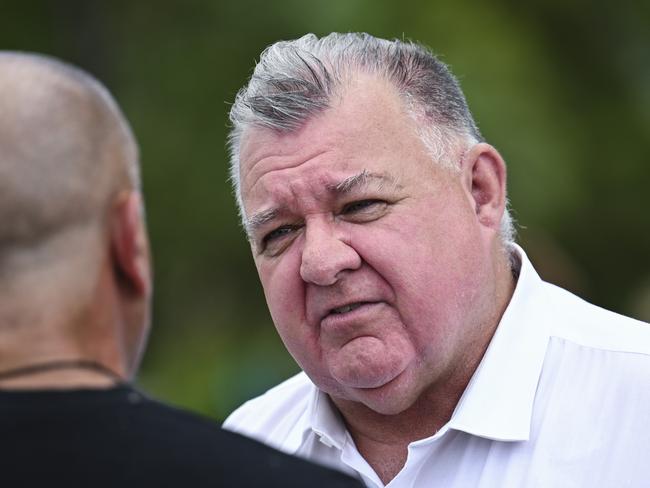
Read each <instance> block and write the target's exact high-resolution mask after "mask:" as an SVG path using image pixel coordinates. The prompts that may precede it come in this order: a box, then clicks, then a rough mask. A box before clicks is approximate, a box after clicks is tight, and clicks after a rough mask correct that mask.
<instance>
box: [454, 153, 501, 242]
mask: <svg viewBox="0 0 650 488" xmlns="http://www.w3.org/2000/svg"><path fill="white" fill-rule="evenodd" d="M461 170H462V172H463V183H464V185H465V188H466V190H467V192H468V196H469V198H470V199H471V201H472V204H473V206H474V208H475V211H476V216H477V218H478V221H479V223H480V224H481V225H483V226H484V227H486V228H489V229H493V230H495V231H496V232H499V229H500V225H501V217H502V216H503V212H504V211H505V207H506V165H505V162H504V161H503V158H502V157H501V155H500V154H499V153H498V151H497V150H496V149H495V148H494V147H492V146H490V145H489V144H486V143H483V142H482V143H479V144H476V145H474V146H473V147H472V148H471V149H470V150H469V151H468V152H467V154H465V157H464V158H463V160H462V163H461Z"/></svg>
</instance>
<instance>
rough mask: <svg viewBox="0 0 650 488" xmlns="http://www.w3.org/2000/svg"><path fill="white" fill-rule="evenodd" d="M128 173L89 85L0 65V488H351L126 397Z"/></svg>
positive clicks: (134, 246) (107, 112)
mask: <svg viewBox="0 0 650 488" xmlns="http://www.w3.org/2000/svg"><path fill="white" fill-rule="evenodd" d="M137 161H138V154H137V147H136V143H135V141H134V139H133V135H132V134H131V131H130V129H129V127H128V125H127V122H126V120H124V117H123V116H122V114H121V113H120V110H119V108H118V107H117V105H116V104H115V102H114V101H113V99H112V98H111V97H110V95H109V94H108V92H107V91H106V90H105V89H104V88H103V87H102V86H101V85H100V84H99V83H98V82H97V81H95V80H94V79H92V78H91V77H89V76H88V75H87V74H85V73H83V72H81V71H80V70H78V69H75V68H73V67H71V66H67V65H65V64H63V63H61V62H58V61H56V60H53V59H49V58H45V57H42V56H36V55H29V54H19V53H6V52H4V53H0V223H1V224H0V439H2V447H1V448H0V453H1V459H2V474H1V477H0V479H1V480H2V481H1V484H2V486H7V487H10V486H12V487H13V486H16V487H18V486H20V487H25V486H69V487H76V486H79V487H81V486H84V487H104V486H105V487H109V486H110V487H121V486H137V487H147V486H151V487H154V486H155V487H164V486H175V487H178V486H191V487H196V486H228V487H231V486H250V487H252V486H256V487H257V486H277V487H286V486H295V487H298V486H323V487H326V486H327V487H330V486H339V487H354V486H358V485H357V483H356V482H355V481H354V480H352V479H348V477H346V476H343V475H341V474H340V473H336V472H330V471H329V470H326V469H324V468H320V467H317V466H312V465H311V464H308V463H306V462H304V461H302V460H298V459H294V458H291V457H289V456H287V455H286V454H282V453H279V452H276V451H274V450H271V449H269V448H268V447H267V446H263V445H261V444H258V443H255V442H252V441H250V439H246V438H244V437H240V436H238V435H234V434H232V433H228V432H224V431H222V430H220V429H219V428H218V427H217V426H215V425H214V424H213V423H211V422H208V421H207V420H204V419H201V418H199V417H198V416H194V415H191V414H189V413H185V412H182V411H180V410H176V409H173V408H170V407H167V406H164V405H162V404H160V403H157V402H155V401H153V400H151V399H148V398H147V397H145V396H144V395H143V394H141V393H140V392H139V391H137V390H136V389H135V388H133V387H132V386H130V385H129V384H128V381H129V380H130V379H131V378H132V377H133V375H134V373H135V371H136V368H137V366H138V362H139V359H140V356H141V354H142V351H143V348H144V343H145V339H146V337H147V333H148V323H149V304H150V298H151V273H150V260H149V250H148V244H147V235H146V230H145V224H144V218H143V208H142V201H141V196H140V191H139V177H138V166H137Z"/></svg>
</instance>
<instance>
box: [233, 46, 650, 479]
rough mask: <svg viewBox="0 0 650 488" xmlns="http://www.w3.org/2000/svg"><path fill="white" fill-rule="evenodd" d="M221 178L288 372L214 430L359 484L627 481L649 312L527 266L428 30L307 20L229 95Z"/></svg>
mask: <svg viewBox="0 0 650 488" xmlns="http://www.w3.org/2000/svg"><path fill="white" fill-rule="evenodd" d="M231 120H232V123H233V128H232V133H231V138H230V148H231V154H232V160H231V175H232V181H233V184H234V189H235V193H236V196H237V201H238V204H239V210H240V213H241V217H242V221H243V225H244V227H245V230H246V233H247V235H248V238H249V241H250V245H251V249H252V253H253V257H254V260H255V264H256V266H257V270H258V273H259V276H260V279H261V282H262V286H263V288H264V293H265V296H266V300H267V303H268V306H269V310H270V312H271V316H272V318H273V321H274V323H275V326H276V328H277V330H278V332H279V334H280V336H281V338H282V340H283V341H284V344H285V345H286V347H287V349H288V350H289V352H290V353H291V354H292V356H293V357H294V358H295V360H296V361H297V362H298V364H299V365H300V366H301V368H302V369H303V370H304V372H303V373H300V374H298V375H297V376H295V377H293V378H291V379H289V380H287V381H286V382H284V383H282V384H281V385H279V386H277V387H275V388H273V389H271V390H270V391H268V392H267V393H266V394H264V395H262V396H261V397H259V398H257V399H254V400H251V401H250V402H248V403H246V404H245V405H243V406H242V407H240V408H239V409H238V410H237V411H235V412H234V413H233V414H232V415H231V416H230V417H229V418H228V419H227V421H226V422H225V424H224V425H225V427H226V428H229V429H232V430H234V431H238V432H241V433H244V434H246V435H249V436H252V437H254V438H257V439H259V440H262V441H264V442H267V443H269V444H271V445H273V446H276V447H279V448H281V449H283V450H285V451H288V452H291V453H296V454H298V455H301V456H304V457H306V458H309V459H314V460H318V461H320V462H323V463H326V464H328V465H330V466H333V467H336V468H338V469H341V470H343V471H346V472H350V473H359V474H360V475H361V476H362V477H363V479H364V481H365V482H366V484H367V485H368V486H376V487H380V486H391V487H412V486H423V487H424V486H444V487H451V486H458V487H467V486H481V487H499V488H504V487H522V486H545V487H546V486H549V487H550V486H603V487H610V486H641V485H645V484H646V483H647V480H648V479H650V463H648V462H647V453H648V452H649V450H650V408H648V405H649V404H650V328H649V327H648V326H647V325H645V324H642V323H640V322H637V321H634V320H632V319H629V318H625V317H621V316H619V315H616V314H614V313H611V312H607V311H605V310H602V309H600V308H598V307H596V306H593V305H590V304H588V303H586V302H584V301H582V300H580V299H579V298H577V297H575V296H573V295H571V294H570V293H568V292H567V291H564V290H562V289H559V288H557V287H554V286H553V285H550V284H548V283H545V282H543V281H542V280H541V279H540V278H539V276H538V275H537V274H536V272H535V270H534V269H533V267H532V265H531V263H530V262H529V260H528V258H527V257H526V255H525V253H524V251H523V250H522V249H521V248H520V247H518V246H517V245H516V244H515V243H514V242H513V230H512V221H511V219H510V217H509V214H508V211H507V208H506V167H505V164H504V161H503V159H502V157H501V156H500V154H499V153H498V152H497V150H496V149H495V148H494V147H492V146H490V145H489V144H487V143H486V142H485V141H484V140H483V138H482V136H481V134H480V133H479V130H478V129H477V127H476V124H475V123H474V120H473V118H472V115H471V113H470V111H469V109H468V107H467V104H466V102H465V98H464V96H463V94H462V92H461V90H460V87H459V85H458V83H457V81H456V79H455V78H454V77H453V75H452V74H451V73H450V72H449V70H448V69H447V67H446V66H445V65H444V64H442V63H441V62H440V61H438V60H437V59H436V58H435V57H434V56H433V55H432V54H431V53H430V52H429V51H428V50H427V49H425V48H424V47H422V46H420V45H417V44H414V43H410V42H403V41H399V40H395V41H387V40H382V39H377V38H374V37H372V36H370V35H367V34H330V35H328V36H326V37H323V38H321V39H319V38H317V37H316V36H314V35H307V36H304V37H302V38H300V39H298V40H295V41H288V42H278V43H276V44H274V45H272V46H270V47H269V48H267V49H266V50H265V51H264V52H263V53H262V56H261V59H260V61H259V63H258V64H257V66H256V68H255V71H254V73H253V75H252V77H251V79H250V82H249V83H248V85H247V86H245V87H244V88H243V89H242V90H241V91H240V92H239V94H238V95H237V98H236V100H235V103H234V105H233V107H232V110H231Z"/></svg>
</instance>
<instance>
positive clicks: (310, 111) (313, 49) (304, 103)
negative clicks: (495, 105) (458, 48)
mask: <svg viewBox="0 0 650 488" xmlns="http://www.w3.org/2000/svg"><path fill="white" fill-rule="evenodd" d="M357 73H365V74H370V75H374V76H377V77H381V78H383V79H385V80H387V81H389V82H391V83H392V84H393V85H394V86H395V87H396V88H397V90H398V92H399V94H400V95H401V96H402V98H403V100H404V102H405V104H406V108H407V111H408V113H409V115H410V116H411V117H413V118H414V120H415V121H416V122H417V126H418V128H419V136H420V138H421V140H422V141H423V143H424V145H425V146H426V148H427V149H428V150H429V152H430V154H431V156H432V159H433V160H434V161H436V162H437V163H438V164H441V165H443V166H445V167H448V168H457V160H456V159H455V158H454V157H453V152H454V151H453V149H454V148H457V147H458V146H459V143H460V145H461V146H463V147H470V146H471V145H473V144H475V143H477V142H480V141H483V137H482V136H481V133H480V132H479V129H478V127H477V126H476V123H475V122H474V118H473V117H472V114H471V112H470V110H469V107H468V106H467V102H466V101H465V97H464V95H463V92H462V90H461V88H460V85H459V84H458V81H457V80H456V78H455V77H454V75H453V74H452V73H451V72H450V71H449V69H448V68H447V66H446V65H445V64H444V63H442V62H441V61H439V60H438V59H437V58H436V57H435V56H434V55H433V54H432V53H431V52H430V51H429V50H428V49H427V48H425V47H424V46H422V45H420V44H417V43H413V42H407V41H400V40H393V41H388V40H385V39H378V38H376V37H373V36H371V35H369V34H365V33H349V34H339V33H332V34H329V35H327V36H325V37H322V38H320V39H319V38H318V37H316V36H315V35H314V34H307V35H305V36H303V37H301V38H300V39H296V40H293V41H280V42H277V43H275V44H272V45H271V46H269V47H267V48H266V49H265V50H264V52H263V53H262V55H261V57H260V61H259V63H257V65H256V66H255V70H254V71H253V75H252V76H251V78H250V81H249V82H248V84H247V85H246V86H244V87H243V88H242V89H241V90H240V91H239V93H237V96H236V98H235V102H234V104H233V106H232V108H231V110H230V120H231V123H232V130H231V132H230V136H229V141H228V145H229V149H230V157H231V159H230V179H231V182H232V184H233V189H234V193H235V198H236V199H237V205H238V209H239V213H240V216H241V218H242V223H243V225H244V227H246V215H245V212H244V205H243V199H242V195H241V182H240V168H239V166H240V161H239V151H240V145H241V138H242V134H243V133H244V131H245V130H246V129H247V128H249V127H251V126H252V127H259V128H265V129H269V130H273V131H276V132H279V133H287V132H292V131H296V130H298V129H299V128H300V127H301V126H302V125H303V124H305V123H306V122H307V121H308V120H309V119H310V118H311V117H314V116H315V115H317V114H319V113H321V112H323V111H324V110H325V109H327V108H329V106H330V104H331V101H332V100H333V98H334V97H335V96H336V95H337V94H340V93H341V91H342V90H343V88H344V83H345V81H347V80H349V79H350V78H352V77H353V76H354V75H355V74H357ZM500 234H501V239H502V241H503V242H504V243H507V242H512V241H513V240H514V226H513V223H512V218H511V216H510V213H509V212H508V210H507V209H506V211H505V212H504V215H503V218H502V220H501V229H500Z"/></svg>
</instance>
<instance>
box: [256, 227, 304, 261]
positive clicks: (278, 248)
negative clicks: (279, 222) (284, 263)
mask: <svg viewBox="0 0 650 488" xmlns="http://www.w3.org/2000/svg"><path fill="white" fill-rule="evenodd" d="M299 228H300V226H299V225H283V226H281V227H278V228H276V229H273V230H272V231H270V232H269V233H267V234H266V235H264V237H262V239H261V240H260V243H259V246H258V252H259V253H260V254H265V255H267V256H277V255H279V254H281V253H282V251H284V250H285V248H286V247H287V246H288V245H289V244H290V243H291V241H292V240H293V236H294V235H295V232H296V230H298V229H299Z"/></svg>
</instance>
